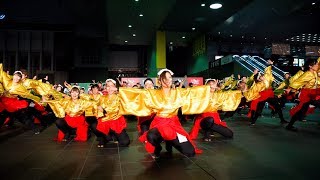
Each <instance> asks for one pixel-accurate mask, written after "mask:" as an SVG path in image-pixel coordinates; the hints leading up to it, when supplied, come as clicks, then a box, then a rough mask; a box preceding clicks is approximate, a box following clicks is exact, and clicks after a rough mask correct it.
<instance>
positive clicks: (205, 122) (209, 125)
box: [200, 117, 233, 138]
mask: <svg viewBox="0 0 320 180" xmlns="http://www.w3.org/2000/svg"><path fill="white" fill-rule="evenodd" d="M200 126H201V129H202V130H203V131H204V138H209V136H210V134H211V132H212V131H214V132H217V133H219V134H221V135H222V136H224V137H227V138H232V137H233V132H232V131H231V130H230V129H229V128H227V127H224V126H222V125H220V124H215V123H214V119H213V118H212V117H206V118H203V119H202V120H201V122H200Z"/></svg>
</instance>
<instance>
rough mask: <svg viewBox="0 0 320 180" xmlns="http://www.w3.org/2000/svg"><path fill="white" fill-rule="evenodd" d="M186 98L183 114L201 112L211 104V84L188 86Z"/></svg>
mask: <svg viewBox="0 0 320 180" xmlns="http://www.w3.org/2000/svg"><path fill="white" fill-rule="evenodd" d="M184 98H185V103H184V105H183V106H182V107H181V109H182V113H183V114H201V113H203V112H204V111H205V110H206V109H208V106H209V104H210V86H196V87H192V88H188V90H187V92H186V93H185V94H184Z"/></svg>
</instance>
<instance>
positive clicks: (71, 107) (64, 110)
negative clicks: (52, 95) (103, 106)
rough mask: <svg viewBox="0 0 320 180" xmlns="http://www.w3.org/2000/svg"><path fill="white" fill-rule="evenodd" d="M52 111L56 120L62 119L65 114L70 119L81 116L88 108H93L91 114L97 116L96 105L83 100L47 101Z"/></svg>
mask: <svg viewBox="0 0 320 180" xmlns="http://www.w3.org/2000/svg"><path fill="white" fill-rule="evenodd" d="M48 104H49V105H50V107H51V109H52V111H53V112H54V114H55V115H56V117H58V118H64V117H65V115H66V114H68V115H69V116H71V117H75V116H80V115H83V113H84V112H85V110H86V109H88V108H89V107H94V108H93V110H94V111H95V112H93V113H94V114H95V115H96V114H97V112H96V111H97V105H96V102H94V101H87V100H83V99H77V100H76V101H73V100H72V99H61V100H52V101H48Z"/></svg>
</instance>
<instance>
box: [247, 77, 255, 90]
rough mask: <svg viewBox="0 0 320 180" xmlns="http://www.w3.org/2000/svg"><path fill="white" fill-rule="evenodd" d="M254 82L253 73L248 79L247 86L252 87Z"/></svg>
mask: <svg viewBox="0 0 320 180" xmlns="http://www.w3.org/2000/svg"><path fill="white" fill-rule="evenodd" d="M253 83H254V74H252V75H251V76H250V77H249V78H248V81H247V87H248V88H250V87H251V86H252V85H253Z"/></svg>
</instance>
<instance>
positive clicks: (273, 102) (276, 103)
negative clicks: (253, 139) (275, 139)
mask: <svg viewBox="0 0 320 180" xmlns="http://www.w3.org/2000/svg"><path fill="white" fill-rule="evenodd" d="M266 102H268V103H269V104H270V105H271V106H273V108H274V109H275V112H276V113H278V115H279V118H280V120H281V122H285V120H284V118H283V113H282V108H281V105H280V102H279V100H278V98H275V97H271V98H268V99H267V100H265V101H261V102H259V103H258V105H257V110H256V111H251V123H252V124H254V123H255V122H256V121H257V119H258V117H259V116H260V115H261V113H262V111H263V108H264V105H265V103H266Z"/></svg>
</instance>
